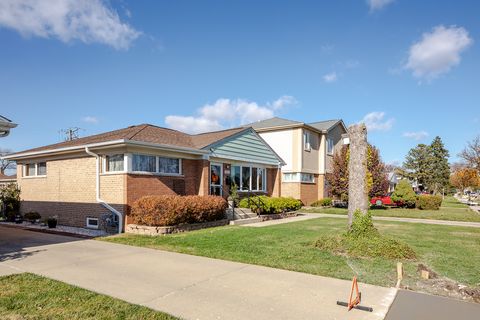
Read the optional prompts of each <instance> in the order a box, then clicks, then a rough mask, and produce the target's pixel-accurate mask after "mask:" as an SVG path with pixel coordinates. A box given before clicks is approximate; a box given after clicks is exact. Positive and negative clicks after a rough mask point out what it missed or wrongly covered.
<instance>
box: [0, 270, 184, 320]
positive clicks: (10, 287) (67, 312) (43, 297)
mask: <svg viewBox="0 0 480 320" xmlns="http://www.w3.org/2000/svg"><path fill="white" fill-rule="evenodd" d="M0 319H11V320H14V319H15V320H17V319H38V320H41V319H65V320H67V319H68V320H76V319H92V320H93V319H131V320H134V319H158V320H173V319H177V318H175V317H172V316H169V315H167V314H165V313H161V312H156V311H154V310H151V309H148V308H146V307H142V306H138V305H134V304H130V303H127V302H124V301H121V300H118V299H114V298H111V297H108V296H105V295H100V294H96V293H94V292H91V291H88V290H84V289H81V288H78V287H74V286H70V285H68V284H65V283H63V282H59V281H55V280H51V279H47V278H43V277H40V276H37V275H34V274H30V273H22V274H16V275H10V276H5V277H0Z"/></svg>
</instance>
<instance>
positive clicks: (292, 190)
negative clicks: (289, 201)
mask: <svg viewBox="0 0 480 320" xmlns="http://www.w3.org/2000/svg"><path fill="white" fill-rule="evenodd" d="M301 196H302V195H301V192H300V182H283V183H282V197H292V198H295V199H300V198H301Z"/></svg>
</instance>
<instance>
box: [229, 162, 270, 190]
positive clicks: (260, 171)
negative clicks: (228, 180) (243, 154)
mask: <svg viewBox="0 0 480 320" xmlns="http://www.w3.org/2000/svg"><path fill="white" fill-rule="evenodd" d="M231 176H232V184H233V183H235V184H236V185H237V187H238V190H239V191H265V187H266V184H267V182H266V177H267V176H266V169H265V168H257V167H244V166H232V168H231Z"/></svg>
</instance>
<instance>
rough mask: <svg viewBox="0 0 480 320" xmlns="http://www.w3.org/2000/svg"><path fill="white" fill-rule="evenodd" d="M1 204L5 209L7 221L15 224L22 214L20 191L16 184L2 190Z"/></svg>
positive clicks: (0, 194)
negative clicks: (18, 216) (17, 217)
mask: <svg viewBox="0 0 480 320" xmlns="http://www.w3.org/2000/svg"><path fill="white" fill-rule="evenodd" d="M0 203H2V204H3V206H4V208H5V212H4V213H5V216H6V218H7V220H8V221H12V222H13V221H14V220H15V216H16V215H18V214H19V213H20V189H19V188H18V186H17V185H16V184H15V183H11V184H9V185H7V186H5V187H2V188H0Z"/></svg>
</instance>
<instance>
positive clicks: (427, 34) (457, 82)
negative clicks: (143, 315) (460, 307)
mask: <svg viewBox="0 0 480 320" xmlns="http://www.w3.org/2000/svg"><path fill="white" fill-rule="evenodd" d="M25 8H28V9H29V10H25ZM0 12H1V14H0V43H1V50H0V114H2V115H4V116H6V117H8V118H11V119H12V120H14V122H16V123H19V126H18V128H16V129H15V130H13V131H12V133H11V135H10V136H9V137H7V138H4V139H2V140H1V141H0V148H9V149H12V150H15V151H20V150H22V149H26V148H30V147H35V146H40V145H45V144H50V143H55V142H58V141H59V140H60V134H59V133H58V131H59V130H61V129H63V128H68V127H80V128H82V129H83V130H82V131H81V132H80V134H81V135H82V136H85V135H89V134H94V133H99V132H104V131H108V130H113V129H117V128H122V127H125V126H128V125H132V124H139V123H152V124H156V125H160V126H168V127H173V128H178V129H184V130H189V131H192V132H198V131H202V130H212V129H220V128H225V127H229V126H235V125H239V124H242V123H246V122H249V121H252V120H258V119H261V118H265V117H269V116H271V115H276V116H280V117H285V118H289V119H294V120H300V121H305V122H309V121H312V122H313V121H319V120H326V119H332V118H342V119H343V120H344V121H345V122H346V123H347V124H351V123H355V122H358V121H361V120H362V119H364V120H366V121H367V124H368V126H369V140H370V142H371V143H373V144H375V145H377V146H378V147H379V148H380V150H381V154H382V157H383V159H384V160H385V161H386V162H402V161H403V158H404V156H405V154H406V153H407V152H408V150H409V149H410V148H411V147H413V146H415V145H416V144H417V143H429V142H430V141H431V140H432V139H433V138H434V137H435V136H436V135H439V136H441V137H442V139H443V140H444V142H445V143H446V146H447V148H448V149H449V150H450V152H451V155H452V159H451V160H452V161H454V160H455V158H456V154H457V153H458V152H459V151H460V150H461V149H462V148H463V147H464V145H465V144H466V142H467V141H468V140H471V139H473V138H474V137H475V136H476V135H478V134H480V106H479V102H478V101H479V100H480V99H479V98H480V90H479V89H480V85H479V81H478V74H480V54H479V46H478V42H479V41H480V40H479V39H480V20H479V19H478V13H479V12H480V3H479V2H478V1H474V0H471V1H453V0H452V1H447V0H445V1H433V0H431V1H428V0H424V1H414V0H393V1H392V0H371V1H365V0H358V1H355V0H351V1H334V0H332V1H313V0H312V1H278V0H266V1H220V0H218V1H126V0H123V1H109V2H107V1H101V0H88V1H83V2H79V1H73V0H55V1H49V2H48V3H47V2H44V1H43V2H35V1H32V0H3V1H0Z"/></svg>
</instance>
